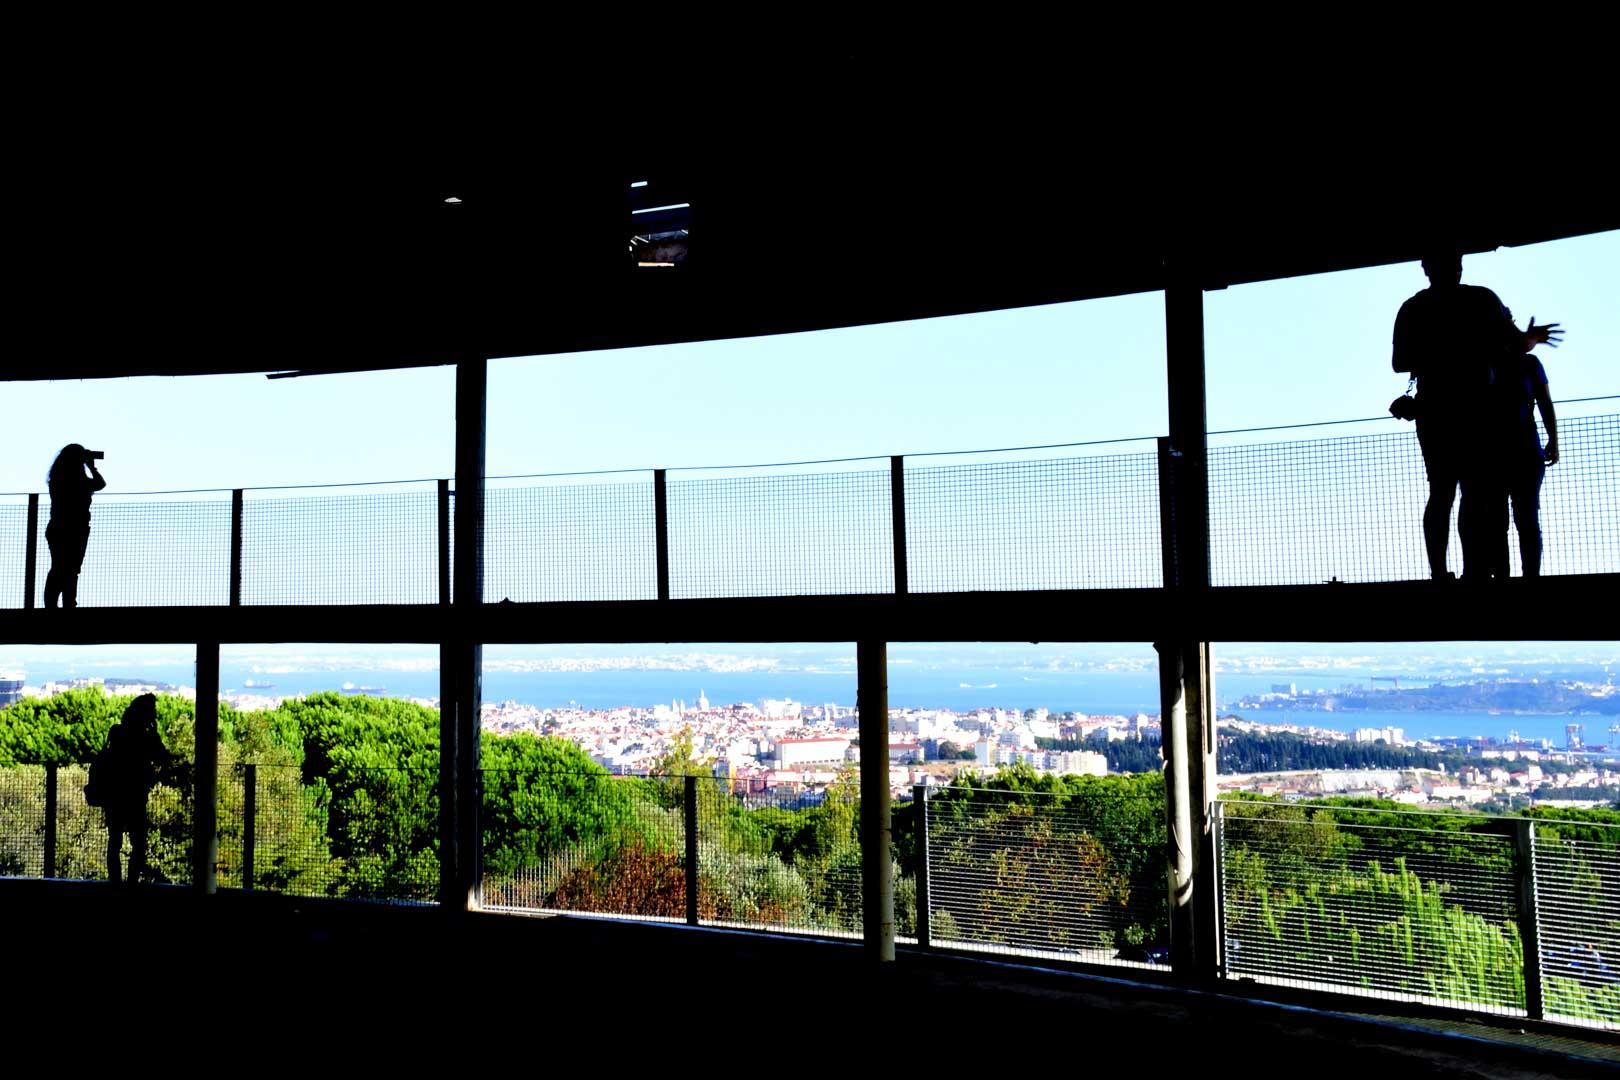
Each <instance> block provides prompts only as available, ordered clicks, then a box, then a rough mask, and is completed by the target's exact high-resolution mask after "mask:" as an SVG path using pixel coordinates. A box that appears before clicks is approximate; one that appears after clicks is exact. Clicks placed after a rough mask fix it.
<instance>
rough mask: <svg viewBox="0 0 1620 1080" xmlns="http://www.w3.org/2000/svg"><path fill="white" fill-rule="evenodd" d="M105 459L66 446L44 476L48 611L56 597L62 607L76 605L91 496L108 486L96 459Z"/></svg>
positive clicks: (76, 447)
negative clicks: (47, 512) (47, 493)
mask: <svg viewBox="0 0 1620 1080" xmlns="http://www.w3.org/2000/svg"><path fill="white" fill-rule="evenodd" d="M104 456H105V455H104V454H102V453H101V452H100V451H99V450H86V449H85V448H84V447H82V446H80V445H79V444H78V443H68V444H67V445H66V446H64V447H62V452H61V453H59V454H57V455H56V461H55V462H54V463H53V464H52V465H51V471H50V474H49V475H48V476H47V477H46V482H47V483H48V484H49V485H50V492H51V520H50V523H49V524H47V525H46V526H45V542H46V543H47V544H49V545H50V548H51V568H50V570H49V571H48V572H47V573H46V575H45V606H46V607H48V608H54V607H56V601H57V598H58V597H60V598H61V601H62V606H63V607H64V608H71V607H78V606H79V569H80V567H82V566H83V565H84V551H85V548H86V547H87V546H89V543H90V496H92V495H94V494H95V493H96V492H98V491H100V490H101V489H102V488H104V487H106V486H107V481H106V480H105V479H104V478H103V477H102V475H101V473H100V472H99V471H97V469H96V461H97V459H99V458H102V457H104ZM86 470H88V471H86Z"/></svg>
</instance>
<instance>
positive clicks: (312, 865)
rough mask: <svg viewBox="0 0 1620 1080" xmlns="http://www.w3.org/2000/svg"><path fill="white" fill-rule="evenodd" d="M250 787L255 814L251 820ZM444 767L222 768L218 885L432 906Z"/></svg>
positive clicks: (436, 882)
mask: <svg viewBox="0 0 1620 1080" xmlns="http://www.w3.org/2000/svg"><path fill="white" fill-rule="evenodd" d="M250 778H251V781H252V801H253V803H254V813H253V816H252V819H251V821H250V820H249V818H248V816H247V812H246V811H247V803H248V799H249V794H248V785H249V780H250ZM438 783H439V772H438V770H437V769H378V768H355V767H352V766H347V765H344V764H341V763H335V764H333V765H332V766H331V768H330V769H329V770H328V772H327V773H326V774H325V775H321V776H310V777H306V776H305V775H304V773H303V770H302V769H301V768H300V767H298V766H288V765H255V766H254V767H253V769H252V771H251V772H250V771H249V770H248V769H246V768H245V767H244V766H243V765H241V764H236V765H230V766H222V767H221V769H220V778H219V804H218V805H219V812H218V842H219V847H218V855H217V861H216V870H217V872H218V874H219V883H220V885H222V886H225V887H229V888H243V887H245V886H246V885H247V884H248V881H249V877H250V874H249V865H248V855H247V853H248V848H249V847H250V846H251V848H252V852H253V855H252V863H251V884H252V888H253V889H255V890H262V891H265V892H278V893H285V894H288V895H292V896H338V897H349V898H352V899H365V900H380V901H391V902H397V903H433V902H436V901H437V899H438V894H439V848H438V841H439V789H438Z"/></svg>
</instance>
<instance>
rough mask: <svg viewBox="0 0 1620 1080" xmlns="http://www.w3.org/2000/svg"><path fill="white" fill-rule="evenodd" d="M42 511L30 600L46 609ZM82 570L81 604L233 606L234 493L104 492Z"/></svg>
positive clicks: (43, 509) (45, 515) (45, 513)
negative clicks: (168, 496) (165, 493)
mask: <svg viewBox="0 0 1620 1080" xmlns="http://www.w3.org/2000/svg"><path fill="white" fill-rule="evenodd" d="M48 503H49V500H48V499H46V498H44V497H42V498H41V499H40V508H39V535H38V538H37V542H38V544H39V556H38V557H39V566H38V570H37V572H36V578H35V582H34V589H35V593H34V602H35V604H37V605H39V606H41V607H43V606H44V603H45V600H44V596H45V585H46V575H47V572H48V571H49V570H50V568H51V564H52V562H53V558H52V552H51V548H50V545H49V544H48V543H47V541H46V537H45V531H46V528H47V525H48V519H49V518H50V512H49V508H48ZM90 513H91V520H90V539H89V542H88V543H87V544H86V545H85V552H84V563H83V565H82V568H81V570H80V573H79V606H80V607H154V606H170V605H172V606H187V605H194V606H209V605H214V604H227V603H229V602H230V589H231V586H230V569H231V493H230V492H228V491H226V492H217V493H209V494H207V495H201V496H199V495H188V496H186V497H184V498H181V497H174V498H166V497H158V496H133V495H131V496H120V495H106V494H101V495H97V496H96V497H95V501H94V503H93V505H92V506H91V511H90Z"/></svg>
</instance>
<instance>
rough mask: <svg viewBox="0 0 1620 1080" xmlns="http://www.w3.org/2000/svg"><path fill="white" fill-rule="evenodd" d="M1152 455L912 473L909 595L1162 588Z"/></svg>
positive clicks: (908, 514) (908, 526)
mask: <svg viewBox="0 0 1620 1080" xmlns="http://www.w3.org/2000/svg"><path fill="white" fill-rule="evenodd" d="M1158 483H1159V481H1158V459H1157V455H1156V454H1152V453H1149V454H1111V455H1096V456H1091V457H1077V458H1064V459H1055V460H1050V461H1007V462H993V463H990V464H978V465H950V466H942V467H940V466H936V467H926V468H908V469H907V470H906V561H907V569H908V572H909V584H910V588H911V591H913V592H949V591H970V590H984V589H1091V588H1098V589H1102V588H1108V589H1131V588H1158V587H1159V586H1160V585H1161V584H1162V583H1163V580H1164V569H1163V559H1162V556H1161V553H1160V550H1159V486H1158Z"/></svg>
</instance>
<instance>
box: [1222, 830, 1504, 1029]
mask: <svg viewBox="0 0 1620 1080" xmlns="http://www.w3.org/2000/svg"><path fill="white" fill-rule="evenodd" d="M1218 806H1219V808H1220V824H1219V829H1220V870H1221V898H1222V925H1223V937H1224V941H1225V965H1226V973H1227V975H1228V976H1229V977H1230V976H1242V977H1249V978H1253V979H1256V980H1258V981H1263V982H1270V983H1275V984H1280V985H1287V986H1297V987H1304V988H1310V989H1326V990H1334V991H1337V992H1340V993H1359V994H1365V995H1369V996H1373V997H1379V998H1387V999H1396V1000H1404V1001H1415V1002H1421V1003H1424V1004H1428V1005H1446V1006H1455V1007H1463V1008H1468V1009H1473V1010H1477V1011H1484V1012H1492V1013H1498V1014H1502V1015H1517V1016H1522V1015H1524V1011H1525V980H1524V952H1523V940H1522V938H1521V935H1520V929H1519V926H1520V924H1519V921H1518V920H1519V915H1520V912H1519V907H1518V891H1517V890H1518V882H1517V879H1516V878H1515V876H1514V869H1513V866H1514V862H1513V860H1514V843H1513V841H1512V839H1511V838H1510V837H1508V836H1506V835H1504V833H1503V831H1502V829H1501V826H1500V824H1499V823H1498V822H1495V821H1493V820H1491V819H1488V818H1484V817H1481V816H1478V815H1473V816H1468V815H1446V814H1424V813H1404V814H1402V813H1390V812H1381V811H1362V810H1349V809H1341V808H1315V807H1305V806H1298V805H1288V804H1270V803H1266V804H1261V803H1249V802H1223V803H1220V804H1218Z"/></svg>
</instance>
